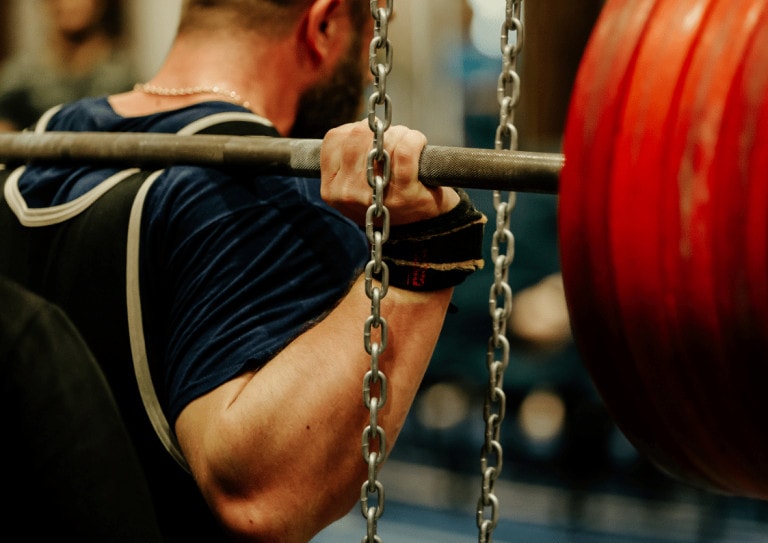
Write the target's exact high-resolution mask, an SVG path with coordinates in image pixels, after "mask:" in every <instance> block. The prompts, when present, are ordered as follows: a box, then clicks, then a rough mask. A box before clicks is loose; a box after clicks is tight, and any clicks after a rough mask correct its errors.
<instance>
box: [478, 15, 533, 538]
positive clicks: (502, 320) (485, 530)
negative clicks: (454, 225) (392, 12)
mask: <svg viewBox="0 0 768 543" xmlns="http://www.w3.org/2000/svg"><path fill="white" fill-rule="evenodd" d="M506 2H507V7H506V18H505V20H504V24H503V25H502V28H501V52H502V71H501V75H500V76H499V82H498V88H497V93H498V100H499V105H500V107H501V109H500V115H499V127H498V128H497V129H496V142H495V147H496V149H497V150H511V151H514V150H516V149H517V128H515V125H514V114H515V108H516V106H517V103H518V101H519V99H520V77H519V76H518V74H517V57H518V55H519V53H520V51H521V49H522V46H523V30H524V29H523V20H522V0H506ZM510 36H513V37H514V39H513V40H512V41H510ZM515 202H516V194H515V193H514V192H512V193H509V195H508V197H507V199H506V201H503V199H502V194H501V193H500V192H499V191H495V192H494V193H493V206H494V208H495V210H496V231H495V232H494V234H493V241H492V245H491V258H492V260H493V264H494V271H493V279H494V280H493V285H492V286H491V291H490V296H489V311H490V314H491V319H492V326H493V335H492V336H491V337H490V339H489V340H488V354H487V365H488V372H489V387H488V396H487V397H486V399H485V405H484V407H483V417H484V419H485V443H484V444H483V447H482V449H481V453H480V470H481V473H482V476H483V478H482V493H481V496H480V499H479V500H478V502H477V527H478V528H479V530H480V531H479V541H480V543H490V542H491V541H492V540H493V530H494V529H495V528H496V525H497V524H498V521H499V500H498V497H497V496H496V494H495V486H496V480H497V479H498V478H499V475H501V469H502V463H503V450H502V446H501V439H500V438H501V423H502V421H503V420H504V415H505V412H506V402H507V398H506V395H505V393H504V371H505V370H506V369H507V366H509V340H508V339H507V337H506V335H505V332H506V329H507V319H508V317H509V315H510V312H511V311H512V289H511V288H510V286H509V282H508V279H509V267H510V265H511V264H512V260H513V258H514V251H515V239H514V236H513V235H512V232H511V230H510V227H509V223H510V215H511V213H512V210H513V209H514V207H515ZM503 249H506V253H505V252H504V251H503Z"/></svg>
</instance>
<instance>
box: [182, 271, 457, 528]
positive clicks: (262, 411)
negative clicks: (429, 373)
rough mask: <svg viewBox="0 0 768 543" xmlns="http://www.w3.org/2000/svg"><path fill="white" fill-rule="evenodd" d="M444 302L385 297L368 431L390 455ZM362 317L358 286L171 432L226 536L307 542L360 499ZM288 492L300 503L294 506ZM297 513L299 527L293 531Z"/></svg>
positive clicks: (366, 303)
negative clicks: (374, 406)
mask: <svg viewBox="0 0 768 543" xmlns="http://www.w3.org/2000/svg"><path fill="white" fill-rule="evenodd" d="M451 292H452V291H451V289H445V290H441V291H437V292H432V293H416V292H410V291H406V290H401V289H397V288H390V290H389V292H388V294H387V296H386V297H385V298H384V300H383V301H382V316H383V317H384V318H385V319H386V320H387V323H388V329H389V334H388V343H387V348H386V350H385V351H384V355H383V357H382V359H381V361H380V368H381V370H382V371H383V372H384V374H385V375H386V376H387V382H388V397H387V403H386V405H385V406H384V408H383V409H382V411H381V413H380V416H379V420H378V421H379V425H380V426H382V427H383V428H384V430H385V432H386V437H387V446H388V448H391V446H392V445H393V444H394V441H395V439H396V437H397V435H398V434H399V432H400V429H401V428H402V425H403V422H404V420H405V417H406V415H407V413H408V409H409V408H410V405H411V403H412V401H413V398H414V396H415V394H416V391H417V390H418V387H419V383H420V382H421V379H422V377H423V375H424V372H425V370H426V368H427V365H428V363H429V360H430V357H431V355H432V351H433V349H434V346H435V343H436V342H437V338H438V336H439V334H440V330H441V327H442V323H443V318H444V316H445V312H446V310H447V307H448V304H449V302H450V297H451ZM370 305H371V303H370V300H369V299H368V297H367V296H366V295H365V292H364V286H363V279H362V278H360V279H359V280H358V281H357V283H356V284H355V285H354V286H353V288H352V289H351V291H350V292H349V294H348V295H347V296H346V297H345V298H344V299H343V300H342V301H341V302H340V303H339V305H338V306H337V307H336V308H335V309H334V310H333V311H332V312H330V313H329V314H328V315H327V316H326V318H325V319H323V320H322V321H321V322H320V323H318V324H317V325H316V326H314V327H313V328H311V329H310V330H308V331H307V332H305V333H304V334H302V335H301V336H300V337H298V338H297V339H296V340H294V341H293V342H292V343H291V344H289V345H288V346H287V347H286V348H285V349H284V350H283V351H282V352H281V353H280V354H279V355H278V356H277V357H275V358H274V359H273V360H272V361H271V362H270V363H269V364H267V365H266V366H265V367H264V368H262V369H261V370H260V371H259V372H257V373H253V374H249V375H246V376H243V377H242V378H240V379H237V380H235V381H233V382H230V383H228V384H225V385H223V386H222V387H220V388H218V389H216V390H214V391H213V392H212V393H210V394H208V395H206V396H204V397H203V398H200V399H198V400H196V401H195V402H193V403H192V404H190V406H189V407H188V408H187V409H185V411H184V412H183V413H182V415H181V417H180V418H179V421H178V423H177V432H178V434H179V439H180V441H181V443H182V447H183V448H184V452H185V454H186V455H187V459H188V461H189V463H190V465H191V466H192V468H193V471H194V472H195V473H196V476H197V477H198V481H199V482H200V484H201V487H202V488H203V491H204V492H205V493H206V495H207V498H208V499H209V501H210V502H211V504H212V506H213V507H214V509H216V510H217V511H218V512H219V513H220V514H221V515H223V517H224V518H225V519H226V520H227V522H228V523H229V524H233V525H235V526H240V529H242V530H243V531H244V532H248V531H249V530H250V529H251V527H258V526H261V528H258V529H256V530H255V531H265V532H273V530H274V532H273V534H274V535H275V536H276V537H277V535H278V534H279V537H280V540H281V541H288V540H291V539H294V537H291V536H290V534H289V532H290V530H294V529H295V530H298V532H296V533H293V534H292V535H293V536H295V539H296V540H298V541H301V540H308V539H309V538H310V537H311V535H312V534H313V533H314V532H315V531H317V530H318V529H320V528H321V527H322V526H324V525H326V524H328V523H329V522H330V521H332V520H333V519H335V518H338V517H339V516H341V515H343V514H344V513H345V512H346V511H348V509H349V508H350V507H351V506H352V505H353V503H354V501H355V499H356V498H357V497H358V496H359V489H360V485H361V484H362V481H363V480H364V479H365V477H366V476H367V465H366V464H365V463H364V462H363V460H362V455H361V451H360V439H361V434H362V430H363V428H364V427H365V426H366V425H367V424H368V417H369V415H368V412H367V410H366V409H365V408H364V406H363V402H362V381H363V376H364V375H365V373H366V371H368V369H369V368H370V355H368V354H367V353H366V351H365V349H364V346H363V329H364V322H365V319H366V317H367V316H368V315H369V314H370ZM200 417H203V420H205V421H206V422H205V430H204V432H203V433H202V435H201V434H199V433H198V431H195V430H194V428H193V427H192V425H193V424H197V425H199V424H200V423H199V422H195V423H193V422H192V421H195V420H198V419H199V418H200ZM197 430H200V428H199V427H198V429H197ZM197 435H201V437H200V438H196V439H197V441H194V442H193V441H191V440H190V436H197ZM297 488H303V489H305V491H304V492H302V493H301V494H300V495H297V493H296V489H297ZM299 512H300V513H301V515H302V522H301V523H296V522H291V521H293V520H295V515H296V514H298V513H299ZM233 517H234V518H233ZM281 518H282V519H283V520H284V521H285V523H286V525H282V523H281V522H280V519H281ZM272 523H276V525H273V524H272Z"/></svg>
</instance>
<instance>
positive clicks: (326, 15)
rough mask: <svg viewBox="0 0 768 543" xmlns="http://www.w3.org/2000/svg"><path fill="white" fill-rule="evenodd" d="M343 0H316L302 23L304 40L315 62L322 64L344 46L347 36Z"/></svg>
mask: <svg viewBox="0 0 768 543" xmlns="http://www.w3.org/2000/svg"><path fill="white" fill-rule="evenodd" d="M342 4H343V0H315V2H313V3H312V5H311V6H310V8H309V10H308V11H307V14H306V17H305V19H304V24H303V25H302V29H301V33H302V41H303V42H304V44H305V46H306V48H307V51H308V52H309V56H310V58H311V59H312V61H313V62H315V63H317V64H322V63H324V62H326V61H327V60H328V58H329V57H333V56H334V53H335V52H336V51H337V50H339V48H340V47H342V42H343V39H344V36H345V31H344V28H345V27H344V25H343V23H344V22H345V14H344V9H343V7H342Z"/></svg>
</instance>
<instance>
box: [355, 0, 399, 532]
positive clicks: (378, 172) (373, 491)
mask: <svg viewBox="0 0 768 543" xmlns="http://www.w3.org/2000/svg"><path fill="white" fill-rule="evenodd" d="M392 3H393V0H387V5H386V8H382V7H379V0H371V15H372V17H373V20H374V36H373V40H371V45H370V50H369V64H370V69H371V73H372V74H373V76H374V86H375V89H374V91H373V92H372V93H371V96H370V98H369V100H368V125H369V126H370V128H371V131H372V132H373V148H372V149H371V151H370V152H369V153H368V158H367V177H368V184H369V185H370V187H371V189H373V203H372V204H371V206H370V207H369V208H368V212H367V213H366V217H365V233H366V236H367V238H368V243H369V244H370V246H371V260H370V261H369V262H368V264H367V265H366V267H365V293H366V295H367V296H368V298H369V299H370V300H371V315H370V316H369V317H368V318H367V319H366V321H365V328H364V331H363V342H364V344H365V351H366V352H367V353H368V354H369V355H371V369H370V371H368V373H366V374H365V377H364V378H363V402H364V403H365V407H366V408H367V409H368V411H369V413H370V421H369V424H368V426H366V428H365V430H363V461H365V462H366V463H367V464H368V479H367V480H366V481H365V482H364V483H363V486H362V488H361V490H360V508H361V511H362V513H363V517H365V519H366V520H367V523H368V525H367V527H368V530H367V534H366V535H365V537H363V543H378V542H380V541H381V538H380V537H379V536H378V535H377V534H376V528H377V523H378V520H379V519H380V518H381V515H382V514H383V513H384V485H382V484H381V481H379V480H378V479H377V476H378V472H379V468H380V467H381V464H382V462H384V458H385V457H386V454H387V439H386V433H385V432H384V429H383V428H382V427H381V426H379V424H378V414H379V410H380V409H381V408H382V407H384V404H386V402H387V378H386V376H385V375H384V373H383V372H382V371H381V370H380V369H379V358H380V357H381V355H382V353H383V352H384V349H386V347H387V335H388V329H387V321H386V319H384V318H383V317H382V316H381V311H380V309H381V300H382V299H383V298H384V297H385V296H386V295H387V290H388V288H389V268H388V267H387V263H386V262H384V261H383V260H382V247H383V245H384V243H385V242H386V241H387V239H388V238H389V210H388V209H387V208H386V206H385V205H384V191H385V189H386V188H387V185H388V184H389V179H390V173H391V166H390V156H389V153H388V152H387V151H386V150H385V149H384V132H386V131H387V129H389V127H390V125H391V124H392V102H391V101H390V98H389V95H388V94H387V75H388V74H389V72H390V71H391V70H392V45H391V44H390V42H389V38H388V37H387V34H388V30H389V20H390V17H391V15H392ZM377 108H383V120H382V117H379V116H378V115H377V114H376V112H377ZM377 222H378V223H380V226H379V227H377ZM374 277H377V278H378V279H379V281H380V283H379V285H378V286H377V285H375V284H374ZM375 331H378V334H374V332H375ZM374 335H376V337H377V338H378V340H377V339H376V337H374ZM377 390H378V396H377V395H376V394H375V392H376V391H377Z"/></svg>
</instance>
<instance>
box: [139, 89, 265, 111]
mask: <svg viewBox="0 0 768 543" xmlns="http://www.w3.org/2000/svg"><path fill="white" fill-rule="evenodd" d="M133 90H135V91H139V92H143V93H144V94H153V95H155V96H192V95H195V94H216V95H218V96H223V97H225V98H228V99H230V100H231V101H233V102H235V103H236V104H238V105H241V106H243V107H244V108H245V109H251V103H250V102H248V101H247V100H243V98H242V96H240V95H239V94H238V93H236V92H235V91H231V90H228V89H224V88H222V87H219V86H218V85H213V86H211V87H208V86H205V85H197V86H195V87H158V86H157V85H150V84H149V83H136V84H135V85H134V86H133Z"/></svg>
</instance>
